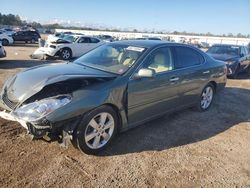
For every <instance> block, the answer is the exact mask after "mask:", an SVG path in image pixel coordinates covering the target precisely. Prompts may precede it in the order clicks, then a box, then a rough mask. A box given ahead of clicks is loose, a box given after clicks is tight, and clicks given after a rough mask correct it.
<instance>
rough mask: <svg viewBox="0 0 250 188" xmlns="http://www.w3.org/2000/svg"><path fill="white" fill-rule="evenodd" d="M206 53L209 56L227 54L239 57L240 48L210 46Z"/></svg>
mask: <svg viewBox="0 0 250 188" xmlns="http://www.w3.org/2000/svg"><path fill="white" fill-rule="evenodd" d="M207 52H208V53H211V54H228V55H239V54H240V47H238V46H212V47H211V48H209V49H208V51H207Z"/></svg>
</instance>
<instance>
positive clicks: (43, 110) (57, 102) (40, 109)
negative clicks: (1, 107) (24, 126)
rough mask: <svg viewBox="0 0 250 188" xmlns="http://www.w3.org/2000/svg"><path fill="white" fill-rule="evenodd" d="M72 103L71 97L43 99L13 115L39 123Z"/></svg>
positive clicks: (24, 106)
mask: <svg viewBox="0 0 250 188" xmlns="http://www.w3.org/2000/svg"><path fill="white" fill-rule="evenodd" d="M70 101H71V97H70V96H59V97H56V98H47V99H42V100H40V101H35V102H32V103H29V104H26V105H23V106H21V107H20V108H17V109H16V110H15V111H14V112H13V115H14V116H16V117H17V118H18V119H22V120H25V121H37V120H39V119H41V118H43V117H45V116H46V115H48V114H49V113H51V112H53V111H54V110H56V109H58V108H60V107H62V106H64V105H66V104H68V103H69V102H70Z"/></svg>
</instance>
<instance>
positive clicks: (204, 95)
mask: <svg viewBox="0 0 250 188" xmlns="http://www.w3.org/2000/svg"><path fill="white" fill-rule="evenodd" d="M214 94H215V89H214V86H213V85H212V84H208V85H206V86H205V88H204V89H203V90H202V92H201V95H200V100H199V103H198V105H197V108H198V110H199V111H201V112H203V111H207V110H208V109H209V108H210V107H211V104H212V102H213V100H214Z"/></svg>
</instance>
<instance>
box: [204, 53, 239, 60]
mask: <svg viewBox="0 0 250 188" xmlns="http://www.w3.org/2000/svg"><path fill="white" fill-rule="evenodd" d="M207 54H208V55H210V56H211V57H213V58H214V59H216V60H220V61H230V60H235V59H237V58H239V56H237V55H230V54H211V53H207Z"/></svg>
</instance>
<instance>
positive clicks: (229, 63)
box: [225, 61, 234, 65]
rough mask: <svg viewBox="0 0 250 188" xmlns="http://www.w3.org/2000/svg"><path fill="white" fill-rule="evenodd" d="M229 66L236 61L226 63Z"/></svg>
mask: <svg viewBox="0 0 250 188" xmlns="http://www.w3.org/2000/svg"><path fill="white" fill-rule="evenodd" d="M225 63H226V64H227V65H232V64H233V63H234V61H226V62H225Z"/></svg>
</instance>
